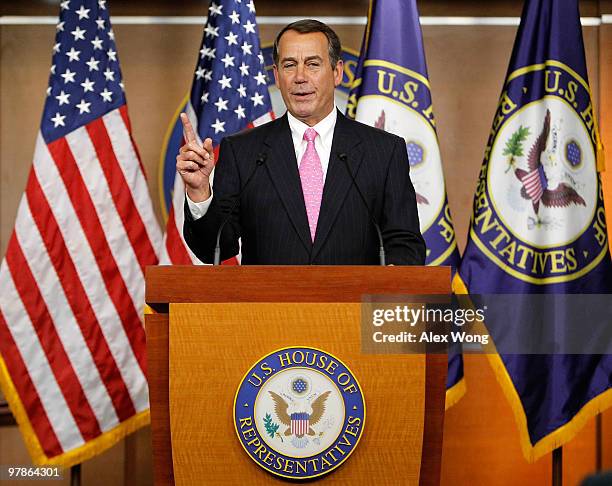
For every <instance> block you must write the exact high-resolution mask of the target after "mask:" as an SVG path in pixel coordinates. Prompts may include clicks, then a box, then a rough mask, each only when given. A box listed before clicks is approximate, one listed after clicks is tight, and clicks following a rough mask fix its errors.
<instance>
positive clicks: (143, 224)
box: [0, 0, 161, 466]
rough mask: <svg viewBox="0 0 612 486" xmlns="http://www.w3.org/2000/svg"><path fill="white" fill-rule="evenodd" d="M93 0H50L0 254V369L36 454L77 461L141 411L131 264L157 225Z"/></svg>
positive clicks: (109, 441) (113, 438) (109, 42)
mask: <svg viewBox="0 0 612 486" xmlns="http://www.w3.org/2000/svg"><path fill="white" fill-rule="evenodd" d="M105 3H106V2H105V1H104V0H99V1H92V0H65V1H62V2H61V10H60V18H59V23H58V24H57V34H56V37H55V45H54V46H53V58H52V66H51V75H50V78H49V87H48V89H47V97H46V101H45V107H44V112H43V116H42V121H41V126H40V132H39V134H38V137H37V140H36V148H35V153H34V162H33V165H32V169H31V171H30V175H29V179H28V182H27V186H26V189H25V194H24V195H23V197H22V199H21V203H20V205H19V209H18V213H17V220H16V222H15V229H14V231H13V234H12V236H11V238H10V241H9V243H8V248H7V252H6V255H5V258H4V260H3V261H2V265H1V266H0V288H1V289H2V290H1V292H0V356H1V360H0V381H1V383H2V385H3V392H4V394H5V396H6V398H7V399H8V401H9V404H10V406H11V409H12V411H13V413H14V415H15V417H16V419H17V421H18V422H19V425H20V428H21V431H22V433H23V434H24V439H25V443H26V445H27V447H28V449H29V452H30V455H31V456H32V460H33V461H34V462H35V463H38V464H59V465H63V466H69V465H72V464H74V463H78V462H81V461H83V460H85V459H87V458H89V457H92V456H93V455H95V454H97V453H99V452H101V451H103V450H104V449H106V448H108V447H110V446H111V445H113V444H114V443H115V442H117V441H118V440H120V439H121V437H123V436H124V435H126V434H127V433H130V432H132V431H134V430H136V429H137V428H138V427H140V426H142V425H145V424H146V423H147V422H148V413H149V412H148V408H149V403H148V387H147V380H146V359H145V335H144V328H143V324H142V320H143V319H142V313H143V305H144V274H143V269H144V267H145V265H154V264H156V263H157V260H158V256H157V249H158V248H159V245H161V232H160V229H159V226H158V223H157V220H156V218H155V215H154V213H153V208H152V204H151V200H150V197H149V192H148V188H147V183H146V180H145V175H144V172H143V167H142V165H141V163H140V161H139V157H138V153H137V151H136V147H135V145H134V143H133V141H132V135H131V129H130V122H129V119H128V114H127V108H126V101H125V95H124V92H123V84H122V81H121V70H120V69H119V60H118V58H117V49H116V46H115V40H114V34H113V30H112V28H111V25H110V17H109V13H108V10H107V7H106V5H105ZM15 163H17V161H15Z"/></svg>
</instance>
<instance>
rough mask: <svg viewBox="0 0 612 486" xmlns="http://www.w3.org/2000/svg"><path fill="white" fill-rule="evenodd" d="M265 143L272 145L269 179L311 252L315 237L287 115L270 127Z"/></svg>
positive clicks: (270, 149) (268, 166)
mask: <svg viewBox="0 0 612 486" xmlns="http://www.w3.org/2000/svg"><path fill="white" fill-rule="evenodd" d="M264 144H265V145H267V146H268V147H269V156H268V160H267V161H266V167H267V169H268V173H269V174H270V179H272V183H273V184H274V187H275V188H276V191H277V192H278V194H279V196H280V198H281V200H282V201H283V204H284V205H285V209H286V211H287V213H288V214H289V218H290V219H291V222H292V223H293V226H294V227H295V230H296V231H297V233H298V235H299V236H300V239H301V240H302V243H303V244H304V246H305V247H306V249H307V250H308V252H310V251H311V249H312V240H311V237H310V228H309V226H308V216H307V215H306V205H305V203H304V194H303V192H302V183H301V182H300V174H299V172H298V165H297V160H296V158H295V148H294V147H293V140H292V138H291V130H290V129H289V122H288V121H287V115H286V114H285V115H284V116H283V117H281V118H280V119H279V120H278V121H277V122H276V123H274V126H273V127H271V130H270V132H269V133H268V136H267V137H266V139H265V140H264Z"/></svg>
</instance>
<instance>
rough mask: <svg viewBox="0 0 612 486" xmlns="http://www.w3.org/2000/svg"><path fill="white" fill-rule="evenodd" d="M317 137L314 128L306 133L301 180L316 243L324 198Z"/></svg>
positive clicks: (311, 232) (301, 164) (309, 222)
mask: <svg viewBox="0 0 612 486" xmlns="http://www.w3.org/2000/svg"><path fill="white" fill-rule="evenodd" d="M316 136H317V132H316V131H315V130H314V129H313V128H308V129H306V131H305V132H304V140H306V142H307V145H306V152H304V155H303V157H302V161H301V162H300V180H301V181H302V192H303V193H304V202H305V203H306V214H307V215H308V226H310V236H311V238H312V241H314V239H315V233H316V232H317V221H318V220H319V210H320V209H321V198H322V197H323V168H322V167H321V159H320V158H319V154H318V153H317V149H316V148H315V143H314V140H315V137H316Z"/></svg>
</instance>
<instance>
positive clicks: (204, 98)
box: [161, 0, 273, 264]
mask: <svg viewBox="0 0 612 486" xmlns="http://www.w3.org/2000/svg"><path fill="white" fill-rule="evenodd" d="M185 113H187V116H188V117H189V119H190V121H191V124H192V125H193V127H194V130H195V131H196V134H197V136H198V139H199V140H198V141H199V142H201V141H202V140H204V139H206V138H211V139H212V141H213V147H215V151H216V149H217V148H218V147H219V144H220V143H221V139H222V138H223V137H225V136H226V135H231V134H232V133H236V132H239V131H241V130H244V129H245V128H249V127H253V126H257V125H260V124H262V123H265V122H267V121H270V120H271V119H272V116H273V115H272V104H271V102H270V95H269V94H268V87H267V79H266V70H265V64H264V58H263V54H262V53H261V51H260V48H259V32H258V29H257V23H256V20H255V5H254V4H253V1H252V0H250V1H249V2H248V3H247V1H246V0H221V1H220V2H218V3H215V2H211V4H210V7H209V8H208V18H207V21H206V25H205V27H204V37H203V39H202V45H201V46H200V52H199V56H198V62H197V63H196V69H195V73H194V77H193V84H192V86H191V96H190V97H189V101H188V102H187V106H186V107H185ZM184 200H185V186H184V185H183V181H182V179H181V177H180V176H179V175H178V174H176V175H175V178H174V191H173V196H172V208H171V210H170V211H169V217H168V224H167V227H166V235H165V237H164V245H163V249H162V257H161V263H165V264H169V263H172V264H191V263H194V264H197V263H201V262H200V261H199V260H198V258H197V257H196V256H195V255H194V254H193V253H192V252H191V251H190V250H189V248H188V247H187V244H186V243H185V240H184V239H183V221H184V217H183V204H184Z"/></svg>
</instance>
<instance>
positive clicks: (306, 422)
mask: <svg viewBox="0 0 612 486" xmlns="http://www.w3.org/2000/svg"><path fill="white" fill-rule="evenodd" d="M309 428H310V414H309V413H306V412H297V413H292V414H291V433H292V434H293V435H295V436H296V437H302V436H304V435H306V433H307V432H308V429H309Z"/></svg>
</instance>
